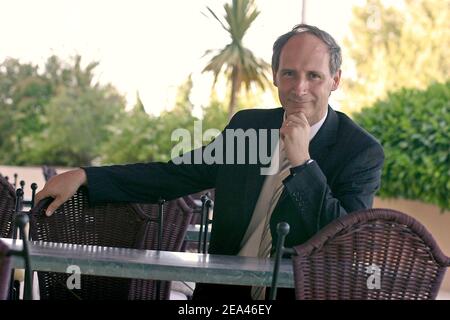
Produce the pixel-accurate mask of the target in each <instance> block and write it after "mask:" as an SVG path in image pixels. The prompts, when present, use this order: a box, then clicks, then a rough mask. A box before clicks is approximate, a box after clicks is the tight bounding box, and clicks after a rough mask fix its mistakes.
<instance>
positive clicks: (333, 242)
mask: <svg viewBox="0 0 450 320" xmlns="http://www.w3.org/2000/svg"><path fill="white" fill-rule="evenodd" d="M293 249H294V251H295V254H294V255H293V256H292V259H293V267H294V281H295V293H296V298H297V299H300V300H305V299H317V300H320V299H330V300H332V299H342V300H347V299H357V300H419V299H420V300H422V299H435V298H436V296H437V294H438V291H439V288H440V286H441V283H442V280H443V277H444V275H445V272H446V270H447V267H448V266H450V258H449V257H447V256H445V255H444V253H443V252H442V251H441V250H440V248H439V246H438V244H437V243H436V242H435V240H434V239H433V237H432V235H431V234H430V233H429V232H428V231H427V230H426V229H425V227H424V226H423V225H421V224H420V223H419V222H418V221H416V220H415V219H413V218H412V217H410V216H408V215H406V214H404V213H401V212H398V211H394V210H390V209H367V210H362V211H358V212H355V213H351V214H348V215H346V216H344V217H342V218H339V219H337V220H335V221H333V222H332V223H330V224H329V225H328V226H326V227H325V228H323V229H322V230H320V231H319V232H318V233H317V234H316V235H315V236H314V237H312V238H311V239H310V240H309V241H307V242H306V243H304V244H302V245H299V246H296V247H294V248H293Z"/></svg>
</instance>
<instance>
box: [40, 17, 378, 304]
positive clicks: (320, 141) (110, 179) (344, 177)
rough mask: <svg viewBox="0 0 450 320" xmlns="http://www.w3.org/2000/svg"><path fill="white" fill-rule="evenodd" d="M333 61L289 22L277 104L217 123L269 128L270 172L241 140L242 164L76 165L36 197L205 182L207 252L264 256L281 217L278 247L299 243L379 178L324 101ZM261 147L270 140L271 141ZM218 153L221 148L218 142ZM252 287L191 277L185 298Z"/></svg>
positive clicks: (336, 62) (353, 205) (361, 137)
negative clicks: (209, 220)
mask: <svg viewBox="0 0 450 320" xmlns="http://www.w3.org/2000/svg"><path fill="white" fill-rule="evenodd" d="M341 60H342V59H341V52H340V48H339V46H338V45H337V44H336V42H335V41H334V39H333V38H332V37H331V36H330V35H329V34H327V33H326V32H324V31H322V30H320V29H318V28H316V27H313V26H309V25H304V24H302V25H298V26H296V27H294V29H293V30H292V31H290V32H288V33H286V34H284V35H282V36H281V37H280V38H278V40H277V41H276V42H275V44H274V50H273V57H272V70H273V81H274V84H275V86H276V87H277V88H278V94H279V98H280V101H281V104H282V106H283V108H277V109H266V110H256V109H251V110H243V111H241V112H238V113H237V114H236V115H235V116H234V117H233V118H232V119H231V121H230V123H229V124H228V126H227V127H226V129H227V130H241V131H242V130H244V131H245V130H249V129H254V130H256V131H261V130H267V129H270V130H278V129H279V135H280V137H281V139H280V141H279V142H278V143H277V145H278V146H279V150H280V152H279V153H278V154H279V156H280V157H279V164H280V165H281V168H280V170H279V172H278V173H277V174H275V175H268V176H265V175H262V174H261V167H262V164H261V161H258V162H257V163H256V164H252V163H249V161H248V159H249V157H250V156H251V155H250V151H249V149H251V148H246V149H245V155H244V156H245V159H246V163H245V164H237V163H236V162H234V163H233V164H230V163H225V164H221V162H220V161H217V162H216V163H213V164H205V163H200V164H189V163H179V162H180V161H175V160H174V161H169V162H168V163H147V164H133V165H125V166H110V167H97V168H83V169H78V170H74V171H70V172H67V173H64V174H62V175H59V176H57V177H55V178H53V179H51V180H50V181H49V182H48V183H47V185H46V186H45V187H44V189H43V190H42V191H41V192H39V193H38V194H37V196H36V199H37V201H39V200H40V199H43V198H45V197H48V196H51V197H54V198H55V200H54V202H53V203H52V204H51V205H50V206H49V209H48V212H47V214H51V213H52V212H53V211H54V210H55V209H56V208H57V207H58V206H59V205H61V204H62V203H63V202H65V201H66V200H67V199H68V198H70V197H71V196H72V195H73V194H74V193H75V192H76V190H77V189H78V188H79V187H80V186H81V185H87V186H88V189H89V197H90V201H91V202H101V201H128V202H145V201H147V202H148V201H157V199H158V198H159V197H163V198H164V199H167V200H170V199H173V198H176V197H180V196H183V195H186V194H191V193H194V192H197V191H201V190H205V189H209V188H215V189H216V199H215V200H216V201H215V209H214V222H213V227H212V231H211V239H210V246H209V253H212V254H226V255H243V256H267V254H268V253H269V252H270V249H271V248H270V244H271V243H276V232H275V228H276V225H277V224H278V222H281V221H286V222H288V223H289V225H290V226H291V231H290V233H289V234H288V236H287V238H286V246H288V247H289V246H294V245H298V244H300V243H303V242H305V241H306V240H308V239H309V238H310V237H311V236H312V235H314V234H315V233H317V231H319V230H320V229H321V228H322V227H324V226H325V225H327V224H328V223H330V222H331V221H332V220H334V219H336V218H337V217H340V216H343V215H345V214H347V213H349V212H352V211H356V210H359V209H363V208H369V207H371V206H372V201H373V197H374V194H375V192H376V191H377V189H378V188H379V185H380V176H381V168H382V165H383V159H384V155H383V150H382V147H381V146H380V144H379V143H378V142H377V141H376V140H375V139H374V138H373V137H371V136H370V135H369V134H368V133H366V132H365V131H364V130H362V129H361V128H360V127H358V126H357V125H356V124H355V123H353V122H352V121H351V120H350V119H349V118H348V117H347V116H345V115H344V114H342V113H339V112H336V111H334V110H333V109H332V108H331V107H330V106H329V105H328V98H329V96H330V94H331V92H332V91H334V90H336V89H337V88H338V85H339V81H340V78H341V70H340V65H341ZM224 132H225V131H224ZM258 139H259V140H261V138H258ZM223 142H225V144H223ZM219 143H222V144H219ZM228 143H230V140H229V139H228V140H227V136H226V135H225V134H222V135H221V136H219V138H218V139H216V140H215V141H214V142H213V143H212V144H211V145H210V146H215V144H216V147H217V146H219V147H218V148H217V149H216V151H217V150H220V146H226V145H227V144H228ZM262 144H264V143H262ZM258 145H261V141H258ZM210 146H208V147H210ZM246 146H247V147H251V146H249V145H248V143H247V144H246ZM267 146H268V147H269V148H270V149H269V150H273V149H274V145H273V144H272V143H271V142H268V143H267ZM208 147H207V148H208ZM205 150H206V149H205V148H203V151H205ZM233 150H234V149H233ZM198 151H199V150H197V151H193V152H191V153H190V155H194V154H195V152H198ZM200 151H202V150H200ZM224 152H225V153H226V152H228V153H230V150H229V149H227V148H226V147H224ZM219 154H220V152H216V153H215V155H216V156H218V155H219ZM238 156H240V155H236V154H234V155H233V157H234V158H233V157H231V158H233V159H235V158H236V157H238ZM267 243H268V249H269V250H266V244H267ZM263 249H264V250H263ZM254 289H255V288H252V289H251V288H249V287H241V286H219V285H207V284H198V285H197V287H196V290H195V293H194V298H198V299H202V298H206V299H207V298H213V299H214V298H216V299H219V298H227V297H228V298H239V299H250V298H251V297H253V298H256V297H257V295H256V290H254ZM278 296H279V297H284V298H293V292H292V290H287V291H283V290H280V291H279V295H278ZM259 297H264V295H262V296H261V295H259Z"/></svg>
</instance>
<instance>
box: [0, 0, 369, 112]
mask: <svg viewBox="0 0 450 320" xmlns="http://www.w3.org/2000/svg"><path fill="white" fill-rule="evenodd" d="M228 1H230V0H228ZM305 1H306V5H305V7H306V10H305V12H306V15H305V16H306V19H305V22H306V23H309V24H314V25H316V26H318V27H319V28H322V29H324V30H326V31H328V32H329V33H331V34H332V35H333V36H334V37H335V38H336V40H337V41H338V42H340V43H341V45H342V39H343V37H344V36H345V35H346V34H347V33H348V22H349V20H350V17H351V9H352V6H353V5H361V4H364V3H365V0H340V1H336V0H305ZM224 3H225V0H163V1H154V0H38V1H36V0H0V9H1V11H0V12H2V15H1V18H0V62H1V61H3V60H4V59H5V58H7V57H12V58H19V59H20V60H21V62H24V63H25V62H32V63H36V64H39V65H43V63H44V62H45V60H46V59H47V58H48V57H49V56H50V55H52V54H56V55H57V56H59V57H61V58H63V59H66V60H68V59H69V57H71V56H74V55H76V54H80V55H81V56H82V59H83V60H82V61H84V63H85V64H88V63H89V62H91V61H99V62H100V65H99V66H98V67H97V68H96V70H97V71H96V78H95V80H96V81H98V82H100V83H103V84H106V83H111V84H113V85H114V86H115V87H116V88H118V90H119V92H120V93H122V94H124V95H125V96H126V98H127V104H128V106H129V107H130V106H132V105H134V103H135V102H136V94H137V92H139V95H140V97H141V100H142V101H143V104H144V107H145V109H146V111H147V112H149V113H152V114H159V112H161V110H163V109H166V108H168V107H170V106H171V105H173V101H174V97H175V93H176V89H177V87H178V86H179V85H180V84H181V83H183V82H184V81H185V80H186V79H187V77H188V76H189V74H192V77H193V81H194V88H193V92H192V95H191V100H192V101H193V103H194V105H195V106H196V110H197V112H198V110H199V109H200V106H201V105H204V104H206V103H207V100H208V97H209V93H210V89H211V84H212V76H211V75H208V74H202V73H201V71H202V69H203V67H204V66H205V64H206V62H207V60H208V59H207V58H205V57H203V55H204V53H205V51H206V50H208V49H220V48H222V47H224V46H225V45H226V44H227V43H228V38H227V37H228V36H227V34H226V33H225V31H224V30H223V29H222V28H221V27H220V25H219V24H218V23H217V21H216V20H215V19H214V18H212V17H211V15H209V14H208V11H207V9H206V6H209V7H210V8H211V9H213V11H215V12H216V13H217V14H218V15H219V16H221V15H222V14H223V12H224V11H223V4H224ZM256 3H257V6H258V9H259V10H260V11H261V13H260V15H259V16H258V18H257V19H256V20H255V22H254V24H253V25H252V27H251V28H250V29H249V32H248V34H247V35H246V38H244V43H245V45H246V46H247V47H248V48H250V49H251V50H252V51H253V52H254V53H255V55H256V56H258V57H261V58H264V59H265V60H266V61H268V62H270V59H271V54H272V44H273V42H274V41H275V40H276V38H277V37H278V36H279V35H281V34H283V33H285V32H287V31H289V30H290V29H291V28H292V27H293V26H294V25H295V24H298V23H300V21H301V16H302V13H301V8H302V2H301V0H256ZM344 63H345V61H344ZM343 76H344V77H345V73H344V75H343ZM337 100H338V99H337ZM267 101H268V102H267V103H274V102H273V101H272V100H267ZM337 103H338V102H337ZM275 106H276V105H268V106H267V107H275Z"/></svg>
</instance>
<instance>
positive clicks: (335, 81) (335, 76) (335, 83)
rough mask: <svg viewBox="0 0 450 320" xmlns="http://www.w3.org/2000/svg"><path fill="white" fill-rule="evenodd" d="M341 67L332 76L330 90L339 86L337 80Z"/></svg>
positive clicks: (338, 79) (339, 78)
mask: <svg viewBox="0 0 450 320" xmlns="http://www.w3.org/2000/svg"><path fill="white" fill-rule="evenodd" d="M341 73H342V71H341V69H339V70H338V71H336V73H335V74H334V76H333V85H332V86H331V91H334V90H336V89H337V88H338V87H339V82H340V81H341Z"/></svg>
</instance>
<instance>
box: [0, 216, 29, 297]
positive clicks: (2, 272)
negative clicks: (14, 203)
mask: <svg viewBox="0 0 450 320" xmlns="http://www.w3.org/2000/svg"><path fill="white" fill-rule="evenodd" d="M27 224H28V216H27V214H26V213H20V214H17V215H16V225H17V226H18V227H19V229H20V234H21V238H22V241H23V247H22V249H21V250H17V251H16V250H11V249H10V248H9V247H8V246H7V245H6V244H5V243H4V242H3V241H1V240H0V300H7V299H11V298H12V295H14V294H12V292H10V291H9V289H10V284H11V280H12V279H11V274H12V261H11V256H19V257H21V258H23V259H24V262H25V285H24V299H25V300H32V298H33V297H32V272H31V264H30V254H29V249H28V241H27V240H26V236H25V226H26V225H27Z"/></svg>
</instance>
